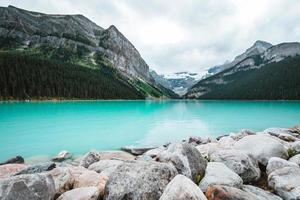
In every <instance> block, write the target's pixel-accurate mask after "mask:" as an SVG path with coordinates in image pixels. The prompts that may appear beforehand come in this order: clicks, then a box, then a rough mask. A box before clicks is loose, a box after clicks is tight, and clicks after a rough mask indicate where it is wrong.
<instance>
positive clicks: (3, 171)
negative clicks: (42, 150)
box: [0, 164, 28, 179]
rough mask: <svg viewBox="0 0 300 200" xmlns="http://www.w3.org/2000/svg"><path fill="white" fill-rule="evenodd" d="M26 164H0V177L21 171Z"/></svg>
mask: <svg viewBox="0 0 300 200" xmlns="http://www.w3.org/2000/svg"><path fill="white" fill-rule="evenodd" d="M27 167H28V166H27V165H25V164H6V165H0V179H1V178H7V177H9V176H12V175H14V174H15V173H17V172H19V171H22V170H23V169H25V168H27Z"/></svg>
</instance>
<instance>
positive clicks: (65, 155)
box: [52, 151, 72, 162]
mask: <svg viewBox="0 0 300 200" xmlns="http://www.w3.org/2000/svg"><path fill="white" fill-rule="evenodd" d="M71 157H72V154H71V153H70V152H68V151H61V152H59V153H58V154H57V156H55V157H54V158H52V161H55V162H62V161H64V160H67V159H70V158H71Z"/></svg>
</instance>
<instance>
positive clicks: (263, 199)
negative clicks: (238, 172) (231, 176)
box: [242, 185, 282, 200]
mask: <svg viewBox="0 0 300 200" xmlns="http://www.w3.org/2000/svg"><path fill="white" fill-rule="evenodd" d="M242 190H243V191H245V192H248V193H251V194H253V195H255V196H256V198H258V199H259V200H282V198H280V197H279V196H277V195H275V194H273V193H271V192H269V191H266V190H263V189H260V188H258V187H254V186H252V185H244V186H243V187H242Z"/></svg>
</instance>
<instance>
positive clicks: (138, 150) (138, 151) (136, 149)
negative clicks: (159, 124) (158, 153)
mask: <svg viewBox="0 0 300 200" xmlns="http://www.w3.org/2000/svg"><path fill="white" fill-rule="evenodd" d="M152 149H155V148H154V147H132V146H125V147H122V148H121V150H122V151H126V152H128V153H131V154H133V155H135V156H139V155H142V154H144V153H145V152H147V151H149V150H152Z"/></svg>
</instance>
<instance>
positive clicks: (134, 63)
mask: <svg viewBox="0 0 300 200" xmlns="http://www.w3.org/2000/svg"><path fill="white" fill-rule="evenodd" d="M0 51H1V54H0V56H1V57H0V59H1V61H2V64H1V63H0V64H1V65H0V66H1V69H2V70H1V74H0V76H1V77H2V78H3V80H4V79H7V80H8V79H10V78H12V77H13V76H15V74H13V73H16V71H12V68H5V66H3V62H4V60H5V62H11V63H8V64H9V65H12V66H14V65H13V64H15V65H17V66H18V67H23V65H22V63H14V61H12V60H11V61H8V60H7V58H8V57H10V56H11V55H14V56H16V57H18V58H20V60H19V61H18V62H23V61H21V60H30V63H32V65H31V66H28V67H29V68H28V69H27V70H30V71H34V72H38V70H40V69H39V68H40V67H41V66H39V65H38V64H41V63H42V62H46V63H47V66H48V69H49V71H50V70H54V69H56V70H58V68H56V67H54V66H53V65H55V64H54V63H58V62H59V65H61V67H64V66H69V69H68V70H65V69H64V70H63V71H64V73H67V74H64V75H66V76H59V75H58V74H59V73H60V72H59V71H56V72H53V73H52V74H51V75H52V76H53V77H48V79H47V80H44V81H45V82H43V84H48V85H49V84H50V85H51V84H53V83H52V82H53V80H50V79H51V78H54V79H55V78H56V76H58V77H59V78H61V79H62V80H59V81H60V82H61V85H57V87H62V88H61V89H62V90H65V89H66V88H64V85H65V84H64V82H65V81H72V80H66V78H67V77H72V79H74V80H77V81H79V82H78V84H79V85H78V87H77V89H76V88H74V89H73V90H74V92H71V93H70V94H68V95H65V94H64V93H57V92H53V91H54V90H55V89H53V88H51V87H50V86H48V87H49V90H50V91H52V92H49V93H48V94H43V93H41V92H39V91H37V90H38V89H37V88H38V87H41V85H39V84H42V83H40V82H39V81H38V80H36V77H30V74H29V77H26V78H27V79H30V82H31V84H32V85H30V86H28V88H24V84H23V82H14V84H13V83H12V82H5V85H3V87H1V89H0V90H1V91H0V96H1V98H8V97H10V98H24V96H25V97H26V98H32V97H43V98H47V97H49V98H53V97H62V98H100V97H101V98H104V99H106V98H108V99H110V98H119V99H122V98H134V99H135V98H138V99H140V98H149V97H150V98H152V97H154V98H168V97H173V96H174V97H176V94H174V93H173V92H172V91H169V90H168V89H166V88H164V87H163V86H161V85H159V84H158V83H156V82H155V80H154V79H153V78H152V76H151V75H150V72H149V66H148V65H147V63H146V62H145V61H144V60H143V58H142V57H141V55H140V54H139V52H138V51H137V50H136V48H135V47H134V46H133V45H132V44H131V43H130V41H129V40H127V39H126V37H125V36H124V35H123V34H122V33H121V32H120V31H119V30H118V29H117V28H116V27H115V26H113V25H112V26H110V27H109V28H107V29H104V28H102V27H100V26H98V25H97V24H95V23H94V22H92V21H90V20H89V19H88V18H86V17H84V16H83V15H49V14H43V13H38V12H31V11H27V10H23V9H20V8H16V7H13V6H8V7H0ZM70 65H72V67H71V66H70ZM24 66H25V64H24ZM33 66H36V67H35V68H34V67H33ZM80 66H81V67H82V68H85V69H81V68H79V67H80ZM50 68H51V69H50ZM66 68H67V67H66ZM73 69H74V70H79V71H80V73H78V74H77V72H73V71H72V70H73ZM23 70H25V69H23ZM59 70H61V69H59ZM44 72H45V73H50V72H48V70H46V71H44ZM92 73H95V74H98V75H97V76H95V77H94V75H92V76H93V77H94V78H95V80H94V79H92V80H94V81H95V82H91V81H92V80H89V76H91V74H92ZM74 74H76V75H74ZM79 74H80V76H81V77H84V78H80V77H77V76H79ZM8 75H11V76H12V77H10V76H8ZM73 76H74V77H73ZM21 78H22V79H24V77H21ZM96 79H97V80H96ZM18 80H19V79H18ZM104 80H106V81H104ZM24 81H25V80H24ZM47 81H48V82H47ZM85 81H89V82H91V83H90V86H88V85H89V84H86V83H85ZM97 81H100V82H105V83H106V84H105V85H106V86H105V87H104V84H102V86H97V87H100V88H98V91H96V93H97V95H96V96H93V95H92V94H86V95H83V94H76V95H75V93H77V92H76V90H78V91H79V90H83V91H89V90H90V88H89V87H91V85H96V84H98V82H97ZM112 83H115V84H117V85H118V87H117V88H116V89H115V90H116V91H112V90H113V89H112V88H111V86H112ZM3 84H4V83H3ZM16 84H17V85H16ZM74 85H75V83H74ZM80 85H81V87H84V88H79V86H80ZM12 87H13V88H14V89H15V90H21V91H23V92H22V94H18V96H15V95H14V93H12V89H9V88H12ZM109 88H110V89H109ZM123 89H124V90H132V91H134V92H133V93H134V94H135V95H133V96H130V97H127V96H126V95H125V96H124V92H123V91H121V90H123ZM117 90H118V91H117ZM111 93H115V94H114V95H113V96H112V95H111ZM47 95H49V96H47Z"/></svg>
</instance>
